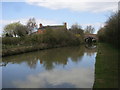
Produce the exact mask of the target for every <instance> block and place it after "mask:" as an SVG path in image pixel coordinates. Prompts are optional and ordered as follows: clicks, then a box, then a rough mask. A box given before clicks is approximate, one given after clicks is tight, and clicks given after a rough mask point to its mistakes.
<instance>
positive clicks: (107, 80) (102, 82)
mask: <svg viewBox="0 0 120 90" xmlns="http://www.w3.org/2000/svg"><path fill="white" fill-rule="evenodd" d="M118 55H119V52H118V50H117V49H115V48H113V47H112V46H110V45H108V44H103V43H99V45H98V53H97V57H96V63H95V83H94V86H93V88H118Z"/></svg>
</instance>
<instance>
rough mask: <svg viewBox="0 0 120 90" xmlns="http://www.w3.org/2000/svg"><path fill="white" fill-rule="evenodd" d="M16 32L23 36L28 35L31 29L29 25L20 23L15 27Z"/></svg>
mask: <svg viewBox="0 0 120 90" xmlns="http://www.w3.org/2000/svg"><path fill="white" fill-rule="evenodd" d="M15 32H16V34H17V35H18V36H19V37H23V36H26V35H27V34H28V33H29V29H28V28H27V26H25V25H22V24H19V25H17V27H16V28H15Z"/></svg>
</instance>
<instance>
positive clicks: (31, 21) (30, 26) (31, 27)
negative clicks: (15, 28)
mask: <svg viewBox="0 0 120 90" xmlns="http://www.w3.org/2000/svg"><path fill="white" fill-rule="evenodd" d="M27 27H28V29H29V34H31V33H32V32H33V30H34V28H36V27H37V25H36V20H35V18H30V19H29V20H28V22H27Z"/></svg>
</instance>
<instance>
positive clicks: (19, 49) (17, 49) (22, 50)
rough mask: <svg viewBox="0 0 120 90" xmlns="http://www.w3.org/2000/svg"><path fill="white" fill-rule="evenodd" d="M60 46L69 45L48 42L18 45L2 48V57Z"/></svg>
mask: <svg viewBox="0 0 120 90" xmlns="http://www.w3.org/2000/svg"><path fill="white" fill-rule="evenodd" d="M58 47H67V45H54V46H52V45H48V44H40V45H33V46H18V47H15V48H9V49H3V50H2V57H5V56H11V55H17V54H22V53H27V52H33V51H38V50H45V49H51V48H58Z"/></svg>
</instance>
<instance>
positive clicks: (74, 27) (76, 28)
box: [70, 24, 83, 35]
mask: <svg viewBox="0 0 120 90" xmlns="http://www.w3.org/2000/svg"><path fill="white" fill-rule="evenodd" d="M70 31H71V32H73V33H75V34H80V35H83V30H82V29H81V26H80V25H78V24H73V25H72V26H71V29H70Z"/></svg>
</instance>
